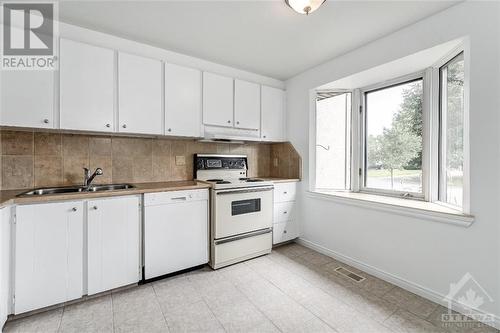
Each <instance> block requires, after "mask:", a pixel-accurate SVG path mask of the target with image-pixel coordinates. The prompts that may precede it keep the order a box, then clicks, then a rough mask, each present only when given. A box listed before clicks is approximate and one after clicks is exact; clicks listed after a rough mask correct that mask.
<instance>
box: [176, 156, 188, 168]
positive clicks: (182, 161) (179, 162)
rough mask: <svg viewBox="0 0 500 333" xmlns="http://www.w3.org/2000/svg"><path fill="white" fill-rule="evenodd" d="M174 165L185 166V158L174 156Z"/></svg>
mask: <svg viewBox="0 0 500 333" xmlns="http://www.w3.org/2000/svg"><path fill="white" fill-rule="evenodd" d="M175 165H179V166H181V165H186V156H182V155H178V156H175Z"/></svg>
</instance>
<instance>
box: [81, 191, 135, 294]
mask: <svg viewBox="0 0 500 333" xmlns="http://www.w3.org/2000/svg"><path fill="white" fill-rule="evenodd" d="M87 206H88V213H87V214H88V217H87V219H88V280H87V281H88V294H89V295H93V294H96V293H99V292H103V291H106V290H111V289H114V288H118V287H122V286H126V285H129V284H133V283H137V282H138V281H139V279H140V278H139V257H140V246H141V245H140V233H139V230H140V221H141V220H140V214H139V213H140V207H139V197H138V196H127V197H116V198H106V199H97V200H91V201H88V204H87Z"/></svg>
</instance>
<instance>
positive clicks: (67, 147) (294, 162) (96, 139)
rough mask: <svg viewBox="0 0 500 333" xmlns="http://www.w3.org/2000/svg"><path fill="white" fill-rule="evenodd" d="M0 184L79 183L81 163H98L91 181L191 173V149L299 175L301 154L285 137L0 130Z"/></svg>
mask: <svg viewBox="0 0 500 333" xmlns="http://www.w3.org/2000/svg"><path fill="white" fill-rule="evenodd" d="M0 147H1V148H0V149H1V150H0V155H1V163H0V165H1V167H0V169H1V172H0V174H1V182H0V184H1V186H0V189H2V190H9V189H23V188H32V187H42V186H59V185H73V184H81V183H82V181H83V168H84V167H87V168H90V169H95V168H97V167H100V168H102V169H103V171H104V174H103V175H102V176H99V177H97V178H96V180H95V182H96V183H122V182H135V183H138V182H160V181H172V180H190V179H193V154H194V153H220V154H245V155H247V156H248V164H249V170H248V174H249V176H250V177H286V178H300V172H301V170H300V168H301V160H300V157H299V155H298V154H297V153H296V151H295V149H294V148H293V146H292V145H291V144H290V143H280V144H261V143H247V144H242V145H239V144H229V143H205V142H198V141H196V140H183V139H170V138H138V137H118V136H97V135H87V134H62V133H47V132H38V131H12V130H5V129H3V130H0Z"/></svg>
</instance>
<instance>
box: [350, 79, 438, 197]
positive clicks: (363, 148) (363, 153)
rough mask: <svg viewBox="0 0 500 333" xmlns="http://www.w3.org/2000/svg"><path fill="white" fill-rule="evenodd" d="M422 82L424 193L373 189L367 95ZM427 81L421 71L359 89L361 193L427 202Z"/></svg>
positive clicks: (359, 170)
mask: <svg viewBox="0 0 500 333" xmlns="http://www.w3.org/2000/svg"><path fill="white" fill-rule="evenodd" d="M419 80H422V122H423V123H422V193H417V192H408V191H397V190H386V189H377V188H371V187H367V186H366V177H367V169H366V163H367V138H368V136H367V127H366V126H367V116H368V113H367V111H368V109H367V105H366V95H367V94H368V93H371V92H376V91H379V90H383V89H387V88H392V87H395V86H398V85H402V84H406V83H411V82H415V81H419ZM427 85H428V83H427V79H426V72H425V71H419V72H415V73H412V74H408V75H405V76H401V77H398V78H395V79H392V80H387V81H384V82H379V83H377V84H374V85H369V86H366V87H363V88H360V89H359V94H360V108H359V110H360V112H359V113H360V119H359V126H360V136H359V142H360V152H359V161H360V162H359V167H358V177H359V180H358V182H359V192H362V193H368V194H375V195H377V194H379V195H384V196H391V197H398V198H407V199H414V200H425V198H426V197H428V195H427V189H428V185H427V184H426V179H427V178H428V177H427V173H428V172H430V170H429V169H428V167H427V166H426V165H425V163H424V159H425V157H424V156H426V155H427V154H428V151H427V149H428V148H427V145H426V138H425V137H426V135H425V134H426V133H428V131H426V130H425V128H426V127H427V126H428V121H427V119H426V118H427V117H426V116H425V114H426V113H427V110H428V108H427V107H426V105H425V104H426V98H425V96H426V93H425V90H426V88H427Z"/></svg>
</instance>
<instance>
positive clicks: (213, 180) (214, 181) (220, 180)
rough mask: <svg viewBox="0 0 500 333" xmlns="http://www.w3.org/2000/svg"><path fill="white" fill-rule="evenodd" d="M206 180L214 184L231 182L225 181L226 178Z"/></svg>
mask: <svg viewBox="0 0 500 333" xmlns="http://www.w3.org/2000/svg"><path fill="white" fill-rule="evenodd" d="M207 182H212V183H215V184H231V182H230V181H227V180H224V179H220V178H218V179H207Z"/></svg>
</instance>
